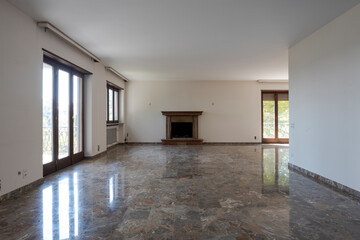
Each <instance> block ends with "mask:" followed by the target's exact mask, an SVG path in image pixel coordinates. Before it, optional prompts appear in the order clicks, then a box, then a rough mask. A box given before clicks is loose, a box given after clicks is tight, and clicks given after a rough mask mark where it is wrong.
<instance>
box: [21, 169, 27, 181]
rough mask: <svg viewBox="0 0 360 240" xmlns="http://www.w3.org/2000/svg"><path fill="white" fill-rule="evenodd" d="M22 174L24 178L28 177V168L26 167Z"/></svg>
mask: <svg viewBox="0 0 360 240" xmlns="http://www.w3.org/2000/svg"><path fill="white" fill-rule="evenodd" d="M22 173H23V174H22V176H23V178H24V179H25V178H27V176H28V173H27V170H26V169H24V170H23V171H22Z"/></svg>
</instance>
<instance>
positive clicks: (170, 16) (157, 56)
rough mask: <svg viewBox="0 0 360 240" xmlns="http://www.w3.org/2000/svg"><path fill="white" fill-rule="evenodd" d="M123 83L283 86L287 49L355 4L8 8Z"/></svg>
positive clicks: (298, 0) (222, 1)
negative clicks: (274, 82) (47, 26)
mask: <svg viewBox="0 0 360 240" xmlns="http://www.w3.org/2000/svg"><path fill="white" fill-rule="evenodd" d="M9 1H10V2H12V3H13V4H14V5H16V6H17V7H18V8H20V9H21V10H23V11H24V12H26V13H27V14H29V15H30V16H32V17H33V18H34V19H35V20H37V21H49V22H50V23H52V24H53V25H55V26H56V27H58V28H59V29H60V30H62V31H63V32H65V33H66V34H67V35H69V36H70V37H71V38H73V39H74V40H76V41H77V42H79V43H80V44H82V45H83V46H84V47H86V48H87V49H89V50H90V51H91V52H93V53H94V54H95V55H97V56H98V57H100V58H101V59H102V61H103V62H104V63H106V64H107V65H111V66H112V67H113V68H115V69H116V70H118V71H119V72H121V73H122V74H123V75H124V76H126V77H128V78H129V79H130V80H257V79H287V78H288V48H289V46H291V45H293V44H295V43H296V42H298V41H300V40H302V39H303V38H305V37H306V36H307V35H309V34H311V33H312V32H314V31H315V30H317V29H318V28H320V27H321V26H323V25H325V24H326V23H328V22H329V21H330V20H332V19H334V18H335V17H337V16H339V15H340V14H341V13H343V12H345V11H346V10H348V9H350V8H351V7H353V6H355V5H356V4H358V3H360V0H61V1H59V0H9Z"/></svg>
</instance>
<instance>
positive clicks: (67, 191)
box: [0, 145, 360, 240]
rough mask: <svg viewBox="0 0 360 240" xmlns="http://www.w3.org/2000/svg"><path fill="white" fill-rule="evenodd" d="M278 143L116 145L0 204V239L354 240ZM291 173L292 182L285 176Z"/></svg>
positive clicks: (352, 224)
mask: <svg viewBox="0 0 360 240" xmlns="http://www.w3.org/2000/svg"><path fill="white" fill-rule="evenodd" d="M288 159H289V150H288V147H287V146H284V145H245V146H239V145H220V146H218V145H204V146H165V147H164V146H159V145H146V146H136V145H135V146H126V145H125V146H119V147H116V148H113V149H111V150H109V152H108V154H107V155H106V156H103V157H99V158H97V159H92V160H88V161H84V162H82V163H80V164H77V165H75V166H73V167H70V168H68V169H64V170H63V171H60V172H58V173H55V174H53V175H50V176H48V177H46V179H45V182H44V183H43V184H42V185H41V186H39V187H38V188H34V189H33V190H30V191H28V192H26V193H24V194H23V195H22V196H21V197H19V198H14V199H10V200H8V201H5V202H1V203H0V239H1V240H2V239H45V240H48V239H49V240H52V239H54V240H55V239H56V240H58V239H284V240H285V239H286V240H289V239H360V228H359V225H360V205H359V203H358V202H356V201H353V200H352V199H351V198H348V197H346V196H344V195H341V194H339V193H337V192H334V191H332V190H331V189H329V188H326V187H324V186H322V185H320V184H317V183H316V182H314V181H311V180H310V179H308V178H305V177H303V176H302V175H299V174H296V173H294V172H292V171H290V172H289V170H288V167H287V164H288ZM289 174H290V175H289Z"/></svg>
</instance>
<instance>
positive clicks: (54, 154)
mask: <svg viewBox="0 0 360 240" xmlns="http://www.w3.org/2000/svg"><path fill="white" fill-rule="evenodd" d="M83 79H84V76H83V75H82V74H81V73H79V72H77V71H76V70H74V69H72V68H71V67H68V66H66V65H63V64H61V63H59V62H57V61H55V60H53V59H51V58H48V57H46V56H44V63H43V92H42V95H43V168H44V169H43V171H44V176H45V175H47V174H50V173H52V172H55V171H57V170H60V169H62V168H65V167H67V166H69V165H71V164H74V163H77V162H79V161H81V160H82V159H83V158H84V148H83V142H84V134H83V126H84V122H83V121H84V118H83Z"/></svg>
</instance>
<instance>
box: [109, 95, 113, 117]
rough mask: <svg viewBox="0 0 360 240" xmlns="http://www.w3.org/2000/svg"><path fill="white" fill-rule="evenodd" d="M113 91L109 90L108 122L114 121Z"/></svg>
mask: <svg viewBox="0 0 360 240" xmlns="http://www.w3.org/2000/svg"><path fill="white" fill-rule="evenodd" d="M113 96H114V93H113V90H112V89H109V121H114V115H113Z"/></svg>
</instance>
